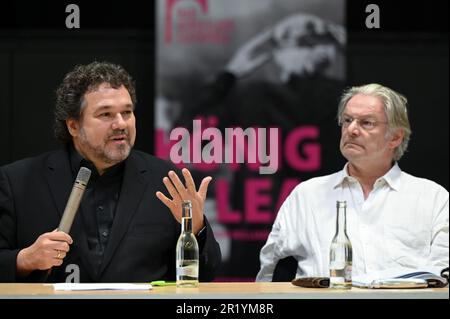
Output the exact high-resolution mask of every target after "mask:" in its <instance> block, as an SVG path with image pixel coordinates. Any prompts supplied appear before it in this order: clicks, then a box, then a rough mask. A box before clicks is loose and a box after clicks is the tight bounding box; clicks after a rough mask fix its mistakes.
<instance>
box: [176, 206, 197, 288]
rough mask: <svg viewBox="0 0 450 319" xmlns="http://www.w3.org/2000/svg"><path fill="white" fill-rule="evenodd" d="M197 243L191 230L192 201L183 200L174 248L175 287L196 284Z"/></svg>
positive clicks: (195, 285)
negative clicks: (179, 230)
mask: <svg viewBox="0 0 450 319" xmlns="http://www.w3.org/2000/svg"><path fill="white" fill-rule="evenodd" d="M198 258H199V252H198V243H197V239H196V238H195V235H194V234H193V232H192V203H191V201H189V200H185V201H183V204H182V216H181V234H180V237H179V238H178V242H177V248H176V271H177V287H197V286H198Z"/></svg>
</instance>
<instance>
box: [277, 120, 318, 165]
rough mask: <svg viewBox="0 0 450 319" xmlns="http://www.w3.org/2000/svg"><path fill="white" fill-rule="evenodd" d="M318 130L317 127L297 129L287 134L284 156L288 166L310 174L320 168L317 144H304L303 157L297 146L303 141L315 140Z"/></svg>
mask: <svg viewBox="0 0 450 319" xmlns="http://www.w3.org/2000/svg"><path fill="white" fill-rule="evenodd" d="M318 137H319V128H318V127H317V126H302V127H298V128H296V129H295V130H293V131H292V132H291V133H289V135H288V137H287V138H286V142H285V148H284V156H285V157H286V161H287V162H288V164H289V165H290V166H291V167H292V168H294V169H296V170H299V171H302V172H311V171H315V170H318V169H319V168H320V165H321V162H320V157H321V146H320V144H319V143H317V142H316V143H312V142H305V145H304V146H303V152H302V153H303V154H304V155H305V156H303V155H302V154H300V150H299V146H300V144H301V143H302V142H303V141H304V140H309V139H317V138H318Z"/></svg>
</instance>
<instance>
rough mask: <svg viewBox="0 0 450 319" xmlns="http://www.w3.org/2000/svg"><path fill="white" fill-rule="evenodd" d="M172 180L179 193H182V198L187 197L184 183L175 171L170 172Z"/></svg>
mask: <svg viewBox="0 0 450 319" xmlns="http://www.w3.org/2000/svg"><path fill="white" fill-rule="evenodd" d="M169 177H170V180H171V181H172V183H173V185H174V186H175V188H176V189H177V191H178V194H180V197H181V199H185V198H186V197H187V196H186V195H187V190H186V188H185V187H184V185H183V183H182V182H181V180H180V178H179V177H178V175H177V174H175V172H174V171H170V172H169Z"/></svg>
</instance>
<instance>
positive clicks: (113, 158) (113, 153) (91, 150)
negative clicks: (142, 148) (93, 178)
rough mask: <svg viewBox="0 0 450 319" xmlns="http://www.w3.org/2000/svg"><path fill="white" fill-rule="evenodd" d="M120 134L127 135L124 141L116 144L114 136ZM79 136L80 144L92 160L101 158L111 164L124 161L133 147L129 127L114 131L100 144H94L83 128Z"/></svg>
mask: <svg viewBox="0 0 450 319" xmlns="http://www.w3.org/2000/svg"><path fill="white" fill-rule="evenodd" d="M119 135H120V136H125V138H124V139H123V142H124V143H120V144H115V143H114V140H113V138H114V136H119ZM79 137H80V139H79V142H80V145H81V147H82V148H83V150H84V153H85V155H89V157H91V158H90V160H92V158H95V159H96V160H100V161H102V162H103V163H106V164H111V165H114V164H117V163H120V162H122V161H124V160H125V159H126V158H127V157H128V155H129V154H130V151H131V148H132V147H133V145H132V143H131V140H130V135H129V131H128V130H127V129H125V130H116V131H113V132H112V133H111V134H108V136H107V137H106V138H105V139H104V140H103V141H102V142H101V144H100V145H94V144H92V143H91V142H90V141H89V140H88V138H87V136H86V132H85V131H84V129H83V128H81V129H80V135H79Z"/></svg>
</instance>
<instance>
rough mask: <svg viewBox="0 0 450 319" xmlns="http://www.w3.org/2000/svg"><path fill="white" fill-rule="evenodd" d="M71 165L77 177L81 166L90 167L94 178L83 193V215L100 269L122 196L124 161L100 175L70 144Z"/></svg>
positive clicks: (74, 175) (92, 258) (96, 262)
mask: <svg viewBox="0 0 450 319" xmlns="http://www.w3.org/2000/svg"><path fill="white" fill-rule="evenodd" d="M70 165H71V168H72V174H73V178H74V180H75V178H76V176H77V174H78V171H79V169H80V167H82V166H84V167H87V168H89V169H90V170H91V177H90V179H89V182H88V184H87V187H86V190H85V192H84V195H83V205H82V206H83V209H82V210H81V215H82V220H83V226H84V229H85V231H86V236H87V240H88V247H89V250H90V253H91V256H90V257H91V260H92V261H94V262H93V264H94V265H95V266H96V271H98V270H99V268H100V265H101V262H102V259H103V253H104V252H105V249H106V245H107V244H108V239H109V237H110V232H111V227H112V224H113V220H114V215H115V212H116V207H117V203H118V201H119V197H120V188H121V185H122V179H123V174H124V162H121V163H119V164H116V165H114V166H112V167H110V168H108V169H106V170H105V172H104V173H103V174H102V175H101V176H100V175H99V174H98V171H97V169H96V168H95V166H94V165H93V164H92V163H91V162H89V161H87V160H86V159H84V158H83V157H82V156H81V155H80V154H79V153H78V152H77V151H76V150H75V148H74V147H73V146H72V147H70Z"/></svg>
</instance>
